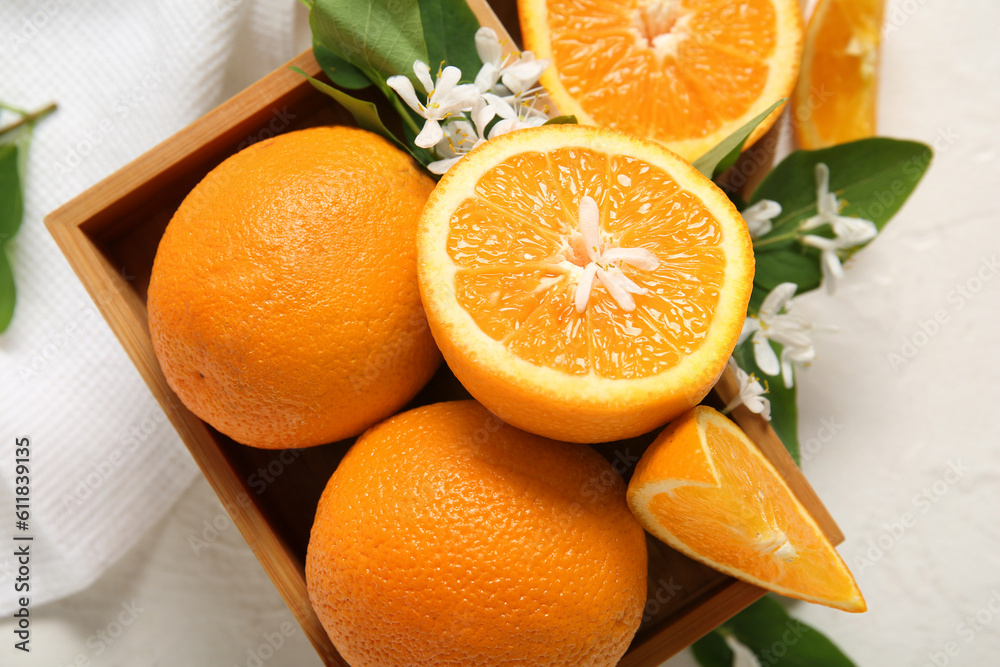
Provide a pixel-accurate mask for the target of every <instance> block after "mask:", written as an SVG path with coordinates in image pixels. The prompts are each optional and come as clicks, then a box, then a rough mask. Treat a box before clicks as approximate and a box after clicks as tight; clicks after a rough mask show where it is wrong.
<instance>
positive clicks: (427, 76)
mask: <svg viewBox="0 0 1000 667" xmlns="http://www.w3.org/2000/svg"><path fill="white" fill-rule="evenodd" d="M413 73H414V74H416V75H417V80H418V81H419V82H420V85H422V86H423V87H424V92H425V93H427V94H428V95H430V94H431V91H433V90H434V80H433V79H431V68H430V67H429V66H428V65H427V63H425V62H423V61H422V60H415V61H414V62H413Z"/></svg>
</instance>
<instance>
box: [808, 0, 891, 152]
mask: <svg viewBox="0 0 1000 667" xmlns="http://www.w3.org/2000/svg"><path fill="white" fill-rule="evenodd" d="M882 13H883V0H850V1H844V0H828V1H827V2H824V3H821V4H820V5H819V6H818V7H817V9H816V14H815V15H814V16H813V19H812V20H811V21H810V25H809V33H808V34H809V36H808V40H809V45H808V46H807V62H806V63H805V64H804V72H803V79H802V83H800V85H799V90H798V91H797V92H796V94H797V95H798V97H799V100H800V102H799V104H797V105H796V108H799V107H801V106H802V105H803V102H802V101H801V100H802V99H803V98H805V99H806V100H807V101H806V102H805V104H806V109H808V114H809V116H811V118H810V117H808V116H806V117H805V118H804V119H803V120H804V123H805V124H806V125H807V126H808V127H807V128H804V131H802V132H800V141H801V143H802V144H803V147H804V148H823V147H826V146H832V145H835V144H840V143H845V142H848V141H854V140H856V139H863V138H865V137H871V136H874V135H875V115H876V114H875V109H876V102H877V95H878V87H877V81H876V70H875V68H876V64H877V59H878V48H879V40H880V37H879V30H880V28H881V25H882ZM809 54H811V61H810V60H809Z"/></svg>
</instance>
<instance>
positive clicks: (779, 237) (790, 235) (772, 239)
mask: <svg viewBox="0 0 1000 667" xmlns="http://www.w3.org/2000/svg"><path fill="white" fill-rule="evenodd" d="M799 231H801V230H800V229H799V228H798V227H796V228H795V230H793V231H791V232H788V233H787V234H778V235H777V236H769V237H767V238H766V239H760V240H759V241H754V242H753V249H754V250H757V249H758V248H763V247H764V246H768V245H771V244H772V243H778V242H779V241H787V240H788V239H794V238H796V237H797V236H798V235H799Z"/></svg>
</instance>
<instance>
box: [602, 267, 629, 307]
mask: <svg viewBox="0 0 1000 667" xmlns="http://www.w3.org/2000/svg"><path fill="white" fill-rule="evenodd" d="M597 278H598V280H600V281H601V284H602V285H604V287H605V288H606V289H607V290H608V293H609V294H610V295H611V298H613V299H614V300H615V301H616V302H618V305H619V306H620V307H621V309H622V310H624V311H625V312H632V311H633V310H635V299H633V298H632V295H631V294H629V293H628V291H627V290H626V289H625V288H624V287H623V286H622V285H621V283H620V282H618V281H617V280H616V279H615V276H613V275H611V274H610V273H608V272H607V271H605V270H604V269H602V268H600V267H598V269H597Z"/></svg>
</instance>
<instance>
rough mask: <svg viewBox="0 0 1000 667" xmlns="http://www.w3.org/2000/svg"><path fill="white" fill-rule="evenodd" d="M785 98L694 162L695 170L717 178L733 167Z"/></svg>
mask: <svg viewBox="0 0 1000 667" xmlns="http://www.w3.org/2000/svg"><path fill="white" fill-rule="evenodd" d="M784 102H785V98H781V99H780V100H778V101H777V102H775V103H774V104H772V105H771V106H770V107H768V108H767V109H766V110H765V111H762V112H761V113H759V114H758V115H757V116H755V117H753V118H751V119H750V120H749V121H748V122H747V123H746V124H745V125H743V127H741V128H740V129H738V130H736V131H735V132H733V133H732V134H730V135H729V136H728V137H726V138H725V139H723V140H722V141H720V142H719V143H718V144H717V145H716V146H715V147H714V148H712V149H711V150H709V151H708V152H707V153H705V154H704V155H702V156H701V157H700V158H698V159H697V160H695V161H694V162H692V163H691V164H693V165H694V168H695V169H697V170H698V171H700V172H701V173H702V174H704V175H705V176H707V177H709V178H715V177H716V176H718V175H719V174H721V173H722V172H724V171H725V170H726V169H729V168H730V167H732V166H733V163H734V162H736V159H737V158H738V157H739V156H740V153H741V152H742V151H743V144H745V143H746V141H747V137H749V136H750V134H751V133H752V132H753V131H754V130H755V129H756V128H757V126H758V125H760V124H761V123H762V122H764V119H765V118H767V117H768V116H770V115H771V112H772V111H774V110H775V109H777V108H778V107H779V106H781V105H782V104H784Z"/></svg>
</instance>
